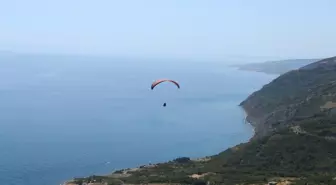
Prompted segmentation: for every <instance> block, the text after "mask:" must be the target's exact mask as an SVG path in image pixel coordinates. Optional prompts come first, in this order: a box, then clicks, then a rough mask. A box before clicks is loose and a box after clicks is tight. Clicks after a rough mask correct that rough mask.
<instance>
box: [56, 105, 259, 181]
mask: <svg viewBox="0 0 336 185" xmlns="http://www.w3.org/2000/svg"><path fill="white" fill-rule="evenodd" d="M237 106H238V107H240V109H241V110H242V111H243V113H244V117H243V119H244V122H243V124H248V125H249V126H250V127H251V128H252V132H253V134H252V137H251V138H250V139H248V140H247V141H246V143H248V142H250V141H251V140H252V139H253V138H255V136H256V129H255V126H254V124H253V123H251V122H250V121H249V119H248V117H249V116H248V113H247V111H246V110H245V109H244V108H243V106H241V105H237ZM238 144H239V143H237V144H236V145H238ZM236 145H234V146H236ZM234 146H233V147H234ZM229 148H232V147H228V148H227V149H229ZM223 151H224V150H223ZM213 155H216V154H212V155H210V156H204V157H198V158H190V160H192V161H208V160H210V159H211V158H212V156H213ZM168 161H169V160H167V161H165V162H161V163H166V162H168ZM157 164H160V163H154V164H151V163H149V164H146V165H141V166H137V167H131V168H124V169H114V171H111V173H109V174H105V175H103V174H101V175H98V174H96V175H97V176H112V175H113V174H115V172H117V171H122V172H123V173H122V174H124V175H127V172H129V171H134V170H139V169H141V168H142V167H150V166H155V165H157ZM75 178H77V177H73V178H72V179H71V180H66V181H65V182H64V183H63V184H60V185H76V184H74V183H73V182H72V181H73V180H74V179H75ZM80 178H82V177H80Z"/></svg>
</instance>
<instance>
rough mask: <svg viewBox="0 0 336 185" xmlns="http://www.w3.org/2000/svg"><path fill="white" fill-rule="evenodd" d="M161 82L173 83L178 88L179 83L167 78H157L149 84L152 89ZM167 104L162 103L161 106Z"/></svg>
mask: <svg viewBox="0 0 336 185" xmlns="http://www.w3.org/2000/svg"><path fill="white" fill-rule="evenodd" d="M162 82H171V83H173V84H175V85H176V86H177V88H180V84H179V83H177V82H176V81H174V80H169V79H159V80H155V81H154V82H153V83H152V86H151V89H152V90H153V89H154V88H155V87H156V86H157V85H158V84H160V83H162ZM166 106H167V103H164V104H163V107H166Z"/></svg>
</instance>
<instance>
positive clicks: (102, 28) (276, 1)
mask: <svg viewBox="0 0 336 185" xmlns="http://www.w3.org/2000/svg"><path fill="white" fill-rule="evenodd" d="M335 8H336V1H335V0H230V1H228V0H10V1H5V0H2V1H1V5H0V23H1V28H0V50H5V51H15V52H44V53H46V52H47V53H75V54H94V55H101V54H104V55H111V56H131V57H174V58H202V59H224V58H226V57H228V56H277V57H299V58H305V57H326V56H332V55H336V49H335V48H336V35H335V33H336V24H335V20H336V11H335V10H336V9H335Z"/></svg>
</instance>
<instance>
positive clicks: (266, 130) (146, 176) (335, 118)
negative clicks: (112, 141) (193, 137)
mask: <svg viewBox="0 0 336 185" xmlns="http://www.w3.org/2000/svg"><path fill="white" fill-rule="evenodd" d="M335 71H336V57H332V58H328V59H324V60H321V61H318V62H315V63H312V64H309V65H306V66H303V67H302V68H300V69H298V70H294V71H290V72H287V73H285V74H283V75H281V76H279V77H278V78H276V79H274V80H273V81H272V82H270V83H269V84H267V85H265V86H264V87H262V88H261V89H260V90H259V91H256V92H255V93H253V94H251V95H250V96H249V97H248V98H247V99H246V100H244V101H243V102H242V103H241V106H242V107H243V108H244V109H245V111H246V112H247V114H248V120H249V121H250V122H251V123H252V125H253V126H254V127H255V128H256V135H255V137H254V138H252V139H251V140H250V141H249V142H247V143H241V144H239V145H237V146H235V147H232V148H229V149H227V150H225V151H223V152H221V153H219V154H217V155H213V156H209V157H206V158H202V159H195V160H193V159H189V158H188V157H182V158H178V159H175V160H172V161H169V162H166V163H160V164H149V165H144V166H141V167H138V168H132V169H124V170H118V171H116V172H114V173H113V174H110V175H107V176H90V177H86V178H75V179H74V180H73V181H71V182H69V183H68V184H80V185H82V184H85V183H88V182H94V184H95V185H102V184H105V185H121V184H125V185H131V184H151V185H168V184H193V185H205V184H208V185H210V184H216V185H217V184H225V185H238V184H239V185H240V184H250V185H252V184H254V185H256V184H266V183H267V182H270V181H275V182H276V183H274V184H278V185H289V184H299V185H304V184H307V183H308V184H321V185H336V114H335V113H336V111H335V108H336V72H335ZM134 155H135V156H134V157H136V154H134Z"/></svg>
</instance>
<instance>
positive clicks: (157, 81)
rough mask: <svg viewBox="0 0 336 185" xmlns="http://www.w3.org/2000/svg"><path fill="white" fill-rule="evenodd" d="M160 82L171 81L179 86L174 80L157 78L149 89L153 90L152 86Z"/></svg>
mask: <svg viewBox="0 0 336 185" xmlns="http://www.w3.org/2000/svg"><path fill="white" fill-rule="evenodd" d="M162 82H171V83H174V84H175V85H176V86H177V87H178V88H180V85H179V84H178V83H177V82H176V81H174V80H169V79H159V80H155V81H154V82H153V83H152V86H151V89H152V90H153V89H154V87H156V86H157V85H158V84H160V83H162Z"/></svg>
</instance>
